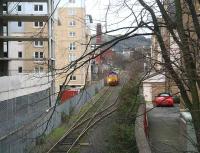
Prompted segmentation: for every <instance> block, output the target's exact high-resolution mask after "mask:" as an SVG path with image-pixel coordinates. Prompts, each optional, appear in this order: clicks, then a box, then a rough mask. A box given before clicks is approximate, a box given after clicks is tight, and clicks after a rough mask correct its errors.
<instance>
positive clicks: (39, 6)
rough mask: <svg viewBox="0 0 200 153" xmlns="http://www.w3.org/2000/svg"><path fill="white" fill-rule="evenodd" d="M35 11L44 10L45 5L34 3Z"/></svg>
mask: <svg viewBox="0 0 200 153" xmlns="http://www.w3.org/2000/svg"><path fill="white" fill-rule="evenodd" d="M34 11H43V5H34Z"/></svg>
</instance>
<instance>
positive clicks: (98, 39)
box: [96, 23, 102, 45]
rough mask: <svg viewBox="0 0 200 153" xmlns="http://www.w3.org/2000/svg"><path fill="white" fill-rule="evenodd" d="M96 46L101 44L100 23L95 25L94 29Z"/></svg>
mask: <svg viewBox="0 0 200 153" xmlns="http://www.w3.org/2000/svg"><path fill="white" fill-rule="evenodd" d="M96 35H97V36H96V44H97V45H99V44H101V43H102V38H101V35H102V30H101V23H97V28H96Z"/></svg>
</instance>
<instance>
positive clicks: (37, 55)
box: [34, 52, 44, 59]
mask: <svg viewBox="0 0 200 153" xmlns="http://www.w3.org/2000/svg"><path fill="white" fill-rule="evenodd" d="M34 58H36V59H41V58H44V53H43V52H34Z"/></svg>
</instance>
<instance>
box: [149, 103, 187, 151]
mask: <svg viewBox="0 0 200 153" xmlns="http://www.w3.org/2000/svg"><path fill="white" fill-rule="evenodd" d="M179 113H180V112H179V107H178V105H176V106H175V107H156V108H154V109H153V110H151V111H150V112H149V113H148V120H149V140H150V145H151V148H152V152H153V153H181V152H183V150H182V148H184V147H183V145H184V144H181V140H182V139H183V135H182V131H181V129H180V120H179Z"/></svg>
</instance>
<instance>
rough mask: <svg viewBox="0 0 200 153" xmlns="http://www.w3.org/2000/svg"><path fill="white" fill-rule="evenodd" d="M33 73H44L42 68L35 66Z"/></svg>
mask: <svg viewBox="0 0 200 153" xmlns="http://www.w3.org/2000/svg"><path fill="white" fill-rule="evenodd" d="M34 72H35V73H41V72H44V68H43V67H42V66H36V67H35V68H34Z"/></svg>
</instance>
